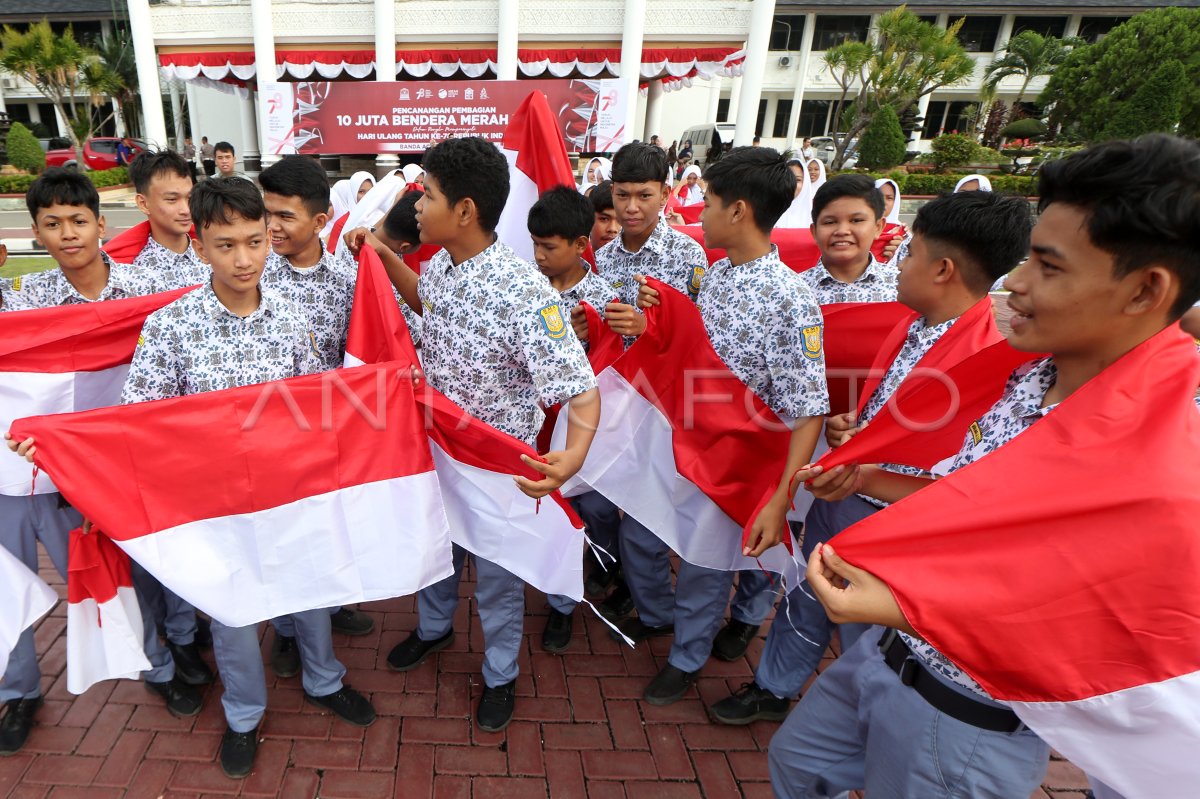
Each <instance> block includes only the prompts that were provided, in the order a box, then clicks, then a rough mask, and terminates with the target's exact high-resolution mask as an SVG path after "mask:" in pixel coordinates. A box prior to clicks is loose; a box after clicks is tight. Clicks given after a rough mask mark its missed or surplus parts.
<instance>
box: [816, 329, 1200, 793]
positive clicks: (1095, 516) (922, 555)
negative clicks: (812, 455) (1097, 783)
mask: <svg viewBox="0 0 1200 799" xmlns="http://www.w3.org/2000/svg"><path fill="white" fill-rule="evenodd" d="M1198 383H1200V358H1197V355H1196V349H1195V344H1194V342H1193V341H1192V339H1191V338H1190V337H1188V336H1186V335H1184V334H1183V333H1182V332H1181V331H1180V330H1179V328H1178V327H1177V326H1171V327H1170V328H1168V329H1166V330H1164V331H1162V332H1161V333H1159V334H1157V335H1156V336H1154V337H1153V338H1151V339H1149V340H1148V341H1146V342H1144V343H1142V344H1141V345H1139V346H1137V347H1136V348H1134V349H1133V350H1132V351H1130V352H1129V353H1127V354H1126V355H1125V356H1124V357H1122V358H1121V359H1120V360H1118V361H1117V362H1116V363H1114V364H1113V365H1111V366H1109V367H1108V368H1107V369H1105V370H1104V371H1103V372H1101V373H1100V374H1099V375H1097V376H1096V377H1095V378H1093V379H1092V380H1090V381H1089V382H1088V383H1086V384H1085V385H1084V386H1083V387H1081V388H1079V389H1078V390H1076V391H1075V392H1074V393H1073V394H1071V395H1070V396H1069V397H1067V398H1066V399H1065V400H1063V401H1062V402H1061V403H1060V404H1059V405H1058V407H1056V408H1055V409H1054V410H1052V411H1050V413H1048V414H1047V415H1046V416H1045V417H1044V418H1042V419H1040V420H1038V421H1037V422H1036V423H1035V424H1034V425H1033V426H1032V427H1030V428H1029V429H1028V430H1026V431H1025V432H1023V433H1021V434H1020V435H1018V436H1017V437H1016V438H1014V439H1013V440H1012V441H1011V442H1009V443H1008V444H1005V445H1004V446H1002V447H1000V448H999V449H998V450H996V451H995V452H993V453H991V454H989V455H987V456H986V457H984V458H981V459H980V460H978V461H976V462H974V463H972V464H969V465H967V466H966V467H964V468H962V469H960V470H958V471H956V472H954V473H952V474H951V475H949V476H948V477H946V478H944V479H941V480H938V481H937V482H935V483H933V484H932V485H931V486H929V487H928V488H924V489H922V490H921V491H918V492H917V493H915V494H913V495H912V496H910V497H908V498H907V499H905V500H903V501H901V502H898V503H896V504H894V505H891V506H890V507H888V508H886V509H884V510H882V511H880V512H879V513H877V514H874V515H873V516H871V517H869V518H867V519H865V520H863V521H862V522H859V523H858V524H856V525H854V526H853V527H851V528H849V529H847V530H846V531H845V532H843V533H841V534H840V535H838V536H837V537H836V538H835V539H834V542H833V544H834V547H835V548H836V550H837V551H838V553H839V554H840V555H841V556H842V557H844V558H845V559H846V560H848V561H850V562H852V563H854V564H855V565H857V566H860V567H862V568H864V569H867V570H868V571H870V572H873V573H874V574H876V575H878V576H879V577H880V578H882V579H883V580H885V581H886V582H887V583H888V584H889V585H890V586H891V589H892V592H893V593H894V594H895V596H896V599H897V601H898V602H899V604H900V607H901V609H902V610H903V612H904V614H905V616H906V617H907V619H908V620H909V622H910V623H911V624H912V626H913V627H914V628H915V629H916V630H917V632H918V633H920V635H921V636H922V637H923V638H924V639H926V640H927V641H929V642H930V643H931V644H933V645H934V646H935V647H936V648H937V649H938V650H939V651H940V652H942V653H943V654H945V655H946V656H948V657H949V658H950V659H951V660H953V661H954V662H955V663H957V664H958V665H959V666H960V667H961V668H963V670H964V671H966V672H967V673H968V674H970V675H971V676H972V677H973V678H974V679H975V680H977V681H978V682H979V683H980V684H981V685H982V686H983V688H984V689H985V690H987V691H988V693H989V694H991V695H992V696H993V697H995V698H996V699H998V700H1002V701H1005V702H1007V703H1009V705H1010V706H1011V707H1012V709H1013V710H1014V711H1015V712H1016V713H1017V715H1019V716H1020V717H1021V719H1022V721H1024V722H1025V723H1026V724H1027V725H1029V727H1030V728H1031V729H1033V730H1034V731H1035V732H1037V733H1038V735H1040V736H1041V737H1042V738H1043V739H1044V740H1045V741H1046V742H1047V743H1048V744H1050V745H1051V746H1052V747H1054V748H1055V749H1057V750H1058V751H1059V752H1061V753H1062V754H1063V755H1065V756H1066V757H1067V758H1069V759H1070V760H1071V761H1072V762H1074V763H1075V764H1076V765H1078V766H1079V767H1081V768H1082V769H1083V770H1084V771H1086V772H1087V773H1089V774H1091V775H1094V776H1095V777H1097V778H1099V779H1100V780H1102V781H1103V782H1104V783H1106V784H1107V785H1109V786H1111V787H1112V788H1113V789H1115V790H1116V791H1119V792H1120V793H1121V794H1123V795H1124V796H1126V797H1129V799H1138V798H1139V797H1158V796H1178V795H1181V791H1182V792H1183V793H1186V792H1187V791H1188V790H1190V789H1187V788H1184V787H1181V786H1187V785H1194V784H1195V781H1196V778H1197V777H1200V766H1198V765H1197V758H1196V753H1197V752H1200V715H1197V712H1196V708H1197V707H1200V644H1198V642H1200V581H1198V580H1197V579H1196V575H1197V574H1200V536H1198V535H1197V526H1196V524H1197V523H1196V520H1197V519H1200V492H1198V491H1197V488H1196V487H1197V485H1200V414H1197V412H1196V408H1195V405H1194V402H1193V397H1194V395H1195V393H1196V386H1197V384H1198Z"/></svg>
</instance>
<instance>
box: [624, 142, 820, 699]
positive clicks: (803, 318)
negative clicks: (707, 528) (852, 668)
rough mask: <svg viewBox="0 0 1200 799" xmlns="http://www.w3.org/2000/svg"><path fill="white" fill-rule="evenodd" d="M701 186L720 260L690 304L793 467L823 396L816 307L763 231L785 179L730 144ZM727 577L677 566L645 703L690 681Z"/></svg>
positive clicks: (789, 187)
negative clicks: (771, 420) (783, 440)
mask: <svg viewBox="0 0 1200 799" xmlns="http://www.w3.org/2000/svg"><path fill="white" fill-rule="evenodd" d="M706 179H707V181H708V192H707V194H706V195H705V198H704V210H703V211H702V212H701V214H700V224H701V226H702V227H703V229H704V244H705V246H706V247H709V248H713V249H716V248H720V249H724V250H725V251H726V253H727V254H728V255H727V257H726V258H723V259H721V260H720V261H717V262H716V263H714V264H713V265H712V268H711V269H709V271H708V274H707V275H705V277H704V283H703V284H702V285H701V286H700V292H699V296H698V297H697V298H696V304H697V305H698V306H699V308H700V316H701V317H702V318H703V320H704V328H705V330H706V331H707V332H708V336H709V338H710V339H711V340H712V345H713V349H715V350H716V352H717V355H718V356H720V358H721V360H722V361H723V362H724V363H725V365H726V366H727V367H729V371H730V372H732V373H733V374H734V375H735V376H736V377H737V378H738V380H740V381H741V382H742V383H744V384H745V385H746V387H747V388H748V390H749V391H751V392H753V394H754V395H755V396H757V397H758V398H760V399H761V400H762V401H763V402H764V403H766V405H767V407H769V408H770V409H771V410H772V411H774V412H775V413H776V414H778V415H779V417H780V419H781V420H783V421H784V422H786V423H788V424H789V425H790V426H791V427H792V433H791V444H790V447H789V453H788V460H789V462H791V461H795V462H796V463H797V464H799V465H803V464H805V463H808V462H809V461H810V460H811V459H812V453H813V449H815V448H816V444H817V437H818V436H819V435H820V432H821V423H822V422H823V420H824V416H825V414H826V413H828V412H829V394H828V391H827V390H826V387H825V359H824V357H823V354H822V352H821V350H820V348H819V347H818V348H817V350H816V351H815V352H814V351H813V348H812V346H811V342H812V340H813V339H814V338H815V340H816V341H818V342H819V341H820V340H821V329H822V327H823V321H822V318H821V309H820V308H819V307H818V306H817V301H816V298H815V297H814V296H813V293H812V290H811V289H809V288H808V287H807V286H806V285H805V284H804V282H803V281H801V280H800V276H799V275H797V274H796V272H794V271H792V270H791V269H790V268H788V267H787V266H786V265H785V264H784V263H783V262H782V261H780V260H779V250H778V248H776V247H775V245H773V244H772V243H771V230H772V228H774V227H775V223H776V222H777V221H778V220H779V217H780V216H782V215H783V212H784V211H786V210H787V209H788V206H789V205H790V204H791V202H792V195H793V193H794V190H795V185H796V184H795V178H794V177H793V176H792V171H791V170H790V169H789V168H788V165H787V160H786V159H785V158H783V157H781V156H780V155H779V153H777V152H776V151H775V150H773V149H771V148H769V147H739V148H737V149H734V150H731V151H730V152H729V153H728V154H727V155H726V156H725V157H724V158H722V159H721V160H720V161H717V162H716V163H715V164H713V165H712V166H711V167H710V168H709V171H708V174H707V178H706ZM657 298H658V292H657V291H655V290H653V289H651V288H649V287H648V286H642V288H641V292H640V295H639V300H640V302H641V304H642V305H643V306H645V305H652V304H656V303H657V302H658V299H657ZM763 320H771V323H770V324H763ZM622 532H624V530H622ZM778 540H779V531H778V528H777V529H776V531H775V532H774V533H773V534H772V533H771V531H765V532H763V533H761V534H760V536H759V538H758V539H757V540H754V541H751V542H750V548H751V549H752V551H753V552H752V553H753V554H755V555H758V554H761V553H762V552H763V551H765V550H766V549H767V548H768V547H770V546H772V545H774V544H775V543H777V542H778ZM730 545H731V546H737V543H735V542H731V543H730ZM733 576H734V572H730V571H722V570H719V569H710V568H706V567H703V566H696V565H694V564H691V563H688V562H687V561H683V560H681V561H680V563H679V574H678V579H677V580H676V585H675V594H674V599H673V608H672V611H673V618H674V629H675V640H674V641H673V642H672V644H671V653H670V655H669V656H668V657H667V665H666V666H664V667H663V669H662V670H661V671H660V672H659V673H658V676H656V677H655V678H654V679H653V680H652V681H651V682H650V684H649V686H647V688H646V691H645V694H644V698H645V699H646V701H647V702H649V703H650V704H653V705H666V704H670V703H672V702H675V701H676V700H678V699H680V698H681V697H682V696H683V695H684V693H686V692H687V690H688V689H689V688H690V687H691V686H692V685H693V684H694V683H695V681H696V679H697V677H698V676H699V674H700V669H701V667H702V666H703V665H704V664H705V662H706V661H707V660H708V656H709V654H710V652H711V651H712V647H713V640H714V638H715V637H716V635H717V629H718V628H719V627H720V626H721V618H722V617H723V616H724V614H725V606H726V605H727V604H729V592H730V589H731V588H732V587H733ZM655 578H656V579H657V581H658V591H659V592H662V593H668V594H669V592H670V589H671V578H670V572H669V570H664V571H663V572H662V573H661V574H658V575H655ZM634 597H635V599H636V598H637V592H636V591H635V593H634ZM640 610H641V607H640V605H639V612H640ZM625 626H626V625H623V627H622V628H623V629H624V628H625Z"/></svg>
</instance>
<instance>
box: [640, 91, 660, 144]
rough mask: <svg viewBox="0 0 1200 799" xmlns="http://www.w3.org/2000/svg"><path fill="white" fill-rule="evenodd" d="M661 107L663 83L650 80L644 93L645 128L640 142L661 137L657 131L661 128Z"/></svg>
mask: <svg viewBox="0 0 1200 799" xmlns="http://www.w3.org/2000/svg"><path fill="white" fill-rule="evenodd" d="M662 107H663V82H662V81H661V80H652V81H650V88H649V89H648V90H647V92H646V127H645V129H644V130H643V132H642V141H645V142H648V141H650V137H651V136H659V137H661V136H662V131H661V130H659V128H661V127H662ZM663 149H664V150H665V149H666V148H665V147H664V148H663Z"/></svg>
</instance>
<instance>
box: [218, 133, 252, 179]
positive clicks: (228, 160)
mask: <svg viewBox="0 0 1200 799" xmlns="http://www.w3.org/2000/svg"><path fill="white" fill-rule="evenodd" d="M236 163H237V156H236V155H235V154H234V152H233V145H232V144H230V143H229V142H227V141H219V142H217V143H216V144H215V145H213V164H214V165H215V166H216V168H217V174H216V177H219V178H233V177H237V178H245V179H246V180H249V179H250V178H247V177H246V176H245V175H243V174H242V173H240V172H237V171H235V170H234V165H235V164H236Z"/></svg>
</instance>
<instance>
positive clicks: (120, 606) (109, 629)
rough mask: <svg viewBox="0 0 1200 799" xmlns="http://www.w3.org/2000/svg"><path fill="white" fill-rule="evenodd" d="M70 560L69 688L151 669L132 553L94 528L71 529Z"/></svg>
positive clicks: (79, 689)
mask: <svg viewBox="0 0 1200 799" xmlns="http://www.w3.org/2000/svg"><path fill="white" fill-rule="evenodd" d="M69 552H70V554H69V556H68V565H67V603H68V604H67V690H68V691H70V692H71V693H73V694H81V693H83V692H84V691H86V690H87V689H88V688H91V687H92V686H93V685H95V684H96V683H98V682H102V681H103V680H111V679H116V678H121V677H123V678H126V679H131V680H132V679H137V677H138V676H139V674H140V673H141V672H143V671H147V670H149V668H150V661H149V660H147V659H146V653H145V649H144V648H143V641H142V612H141V610H140V609H139V608H138V601H137V594H135V593H134V590H133V578H132V576H131V574H130V571H129V556H128V555H126V554H125V553H124V552H122V551H121V550H120V549H118V548H117V545H116V544H114V543H113V542H112V539H110V538H109V537H108V536H106V535H104V534H103V533H100V532H99V531H98V530H96V529H94V528H93V529H92V531H91V532H90V533H88V534H87V535H85V534H84V533H83V531H82V530H81V529H79V528H76V529H74V530H72V531H71V538H70V549H69Z"/></svg>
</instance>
